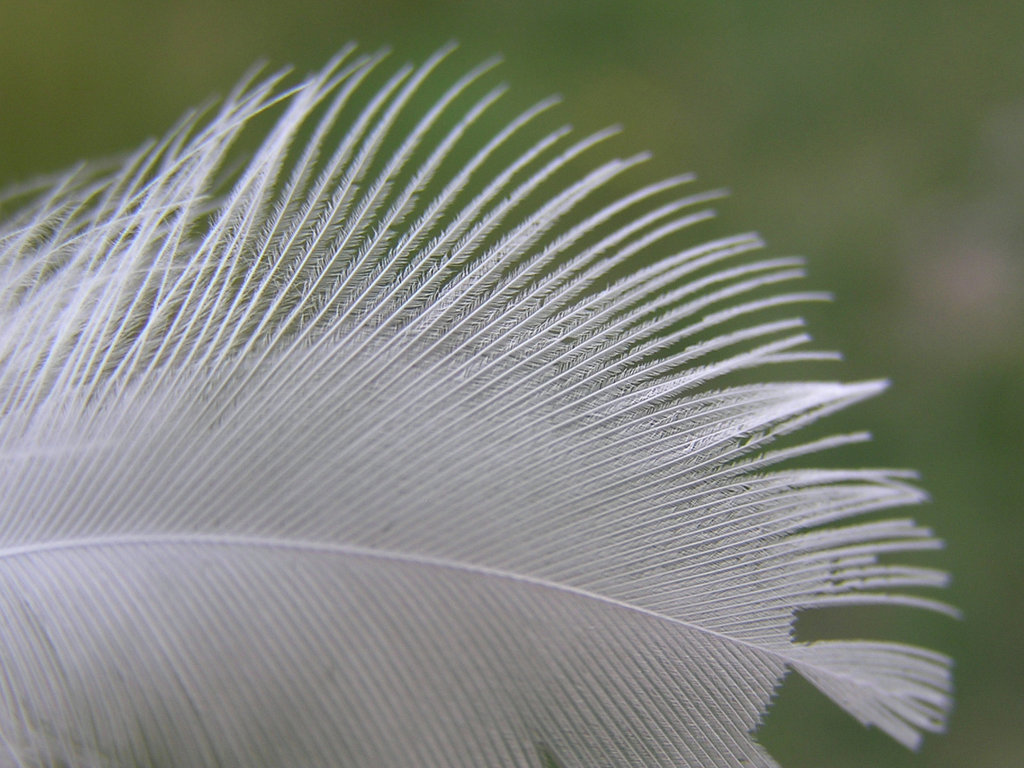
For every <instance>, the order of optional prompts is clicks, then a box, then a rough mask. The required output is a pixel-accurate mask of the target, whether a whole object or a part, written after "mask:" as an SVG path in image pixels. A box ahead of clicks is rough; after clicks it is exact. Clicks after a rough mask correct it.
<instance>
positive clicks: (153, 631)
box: [0, 48, 951, 768]
mask: <svg viewBox="0 0 1024 768" xmlns="http://www.w3.org/2000/svg"><path fill="white" fill-rule="evenodd" d="M448 52H449V49H444V50H442V51H440V52H439V53H437V54H436V55H434V56H433V57H431V58H430V59H429V60H427V61H426V62H425V63H424V64H423V65H421V66H418V67H411V66H403V67H399V68H397V69H396V70H394V71H393V72H390V73H388V72H386V71H384V70H385V68H384V67H383V65H382V64H381V61H382V59H383V58H384V57H383V55H380V54H373V55H360V54H359V53H358V52H357V51H355V50H354V49H352V48H348V49H346V50H345V51H343V52H342V53H341V54H340V55H339V56H338V57H337V58H336V59H335V60H333V61H331V62H330V63H329V64H328V65H327V66H326V67H325V68H324V69H323V70H322V71H320V72H318V73H315V74H313V75H312V76H310V77H309V78H308V79H306V80H305V81H303V82H302V83H301V84H299V85H297V86H291V87H289V86H286V85H284V84H283V83H284V75H283V74H282V75H277V76H272V77H269V78H267V79H263V80H260V79H259V78H258V76H257V75H253V76H250V77H248V78H247V79H246V80H244V81H243V82H242V83H241V84H240V85H239V86H238V87H237V89H236V90H235V91H234V92H232V93H231V94H230V95H229V96H228V97H227V98H226V99H225V100H224V101H223V103H222V104H221V105H220V106H219V107H218V108H217V109H216V111H215V113H214V114H212V115H210V116H209V117H204V115H203V113H202V112H197V113H194V114H190V115H188V116H186V117H185V118H184V119H183V120H182V121H181V123H180V124H179V125H178V126H177V127H176V128H175V129H174V130H173V131H171V132H170V133H169V134H168V135H167V136H166V137H165V138H164V139H162V140H159V141H152V142H149V143H147V144H146V145H145V146H143V147H141V148H140V149H139V150H138V151H137V152H135V153H134V154H132V155H130V156H128V157H126V158H124V159H122V160H119V161H117V162H115V163H112V164H107V165H106V166H92V165H85V166H82V167H80V168H78V169H75V170H74V171H71V172H69V173H67V174H64V175H61V176H59V177H57V178H54V179H48V180H45V181H43V182H40V183H38V184H36V185H33V186H26V187H23V188H21V189H17V190H11V191H9V193H8V195H7V197H6V198H5V199H4V200H3V210H4V211H5V212H6V220H5V223H4V224H3V225H2V228H0V312H2V318H3V322H2V328H0V473H2V474H0V477H2V482H0V611H2V614H3V626H4V637H3V645H2V650H0V654H2V655H0V672H2V674H0V739H2V745H0V755H2V756H0V764H2V765H5V766H6V765H11V766H15V765H17V766H56V765H69V766H71V765H74V766H161V765H176V766H206V765H223V766H236V765H237V766H243V765H244V766H260V765H268V766H270V765H273V766H336V765H374V766H412V765H422V766H456V765H463V766H482V765H522V766H542V765H546V766H551V765H558V766H563V767H564V768H570V767H571V766H612V765H616V766H621V765H645V766H693V767H697V766H701V767H702V768H709V767H710V766H741V765H742V766H746V765H757V766H771V765H775V763H774V761H773V760H772V759H771V757H770V756H769V755H768V754H767V752H765V751H764V749H763V748H761V747H760V746H759V745H758V744H757V743H756V742H755V741H754V739H753V737H752V734H753V733H754V731H755V729H756V728H757V726H758V724H759V722H760V720H761V718H762V716H763V714H764V712H765V710H766V708H767V707H768V705H769V703H770V701H771V698H772V696H773V693H774V691H775V689H776V687H777V686H778V685H779V683H780V682H781V680H782V678H783V677H784V676H785V674H786V673H787V671H788V670H796V671H797V672H798V673H799V674H801V675H802V676H804V677H805V678H806V679H807V680H809V681H810V682H811V683H813V684H814V685H815V686H817V687H818V688H819V689H820V690H821V691H823V692H824V693H825V694H826V695H827V696H828V697H830V698H831V699H833V700H834V701H836V702H837V703H839V704H840V705H841V706H842V707H844V708H845V709H847V710H848V711H849V712H850V713H851V714H853V715H854V716H855V717H856V718H858V719H859V720H861V721H862V722H864V723H867V724H870V725H874V726H877V727H878V728H880V729H882V730H884V731H886V732H887V733H889V734H890V735H891V736H893V737H894V738H896V739H897V740H899V741H900V742H902V743H904V744H906V745H908V746H910V747H916V746H917V745H918V744H919V742H920V739H921V734H922V732H924V731H940V730H941V729H942V728H943V724H944V719H945V715H946V712H947V710H948V709H949V706H950V698H949V689H950V673H949V668H950V664H949V661H948V659H946V658H945V657H943V656H941V655H939V654H937V653H933V652H930V651H926V650H922V649H919V648H915V647H911V646H906V645H901V644H897V643H890V642H881V641H853V640H849V641H848V640H843V641H838V640H836V641H821V642H804V641H797V640H796V639H795V636H794V621H795V615H796V613H797V612H798V611H800V610H805V609H813V608H818V607H823V606H837V605H840V606H841V605H862V604H886V605H888V604H907V605H911V606H917V607H924V608H927V609H933V610H940V611H946V612H950V611H951V609H948V608H947V607H946V606H944V605H942V604H941V603H938V602H935V601H932V600H930V599H926V598H924V597H922V596H920V595H919V594H916V591H915V590H916V588H918V587H934V586H941V585H942V584H944V583H945V581H946V577H945V575H944V574H942V573H940V572H937V571H934V570H931V569H928V568H924V567H919V566H903V565H897V564H892V563H890V562H888V561H887V556H888V554H889V553H891V552H910V551H914V550H919V549H934V548H936V547H938V546H939V543H938V542H937V540H936V539H935V538H934V537H933V536H932V534H931V533H930V532H929V531H928V530H926V529H924V528H921V527H918V526H917V525H915V524H914V523H913V522H911V521H909V520H907V519H892V520H890V519H878V518H876V517H871V518H870V519H867V520H861V519H859V518H861V516H863V515H865V514H868V513H871V512H875V511H877V510H881V509H888V508H893V507H899V506H903V505H909V504H914V503H917V502H920V501H921V500H922V499H923V493H922V492H921V491H920V490H918V489H917V487H916V486H915V485H914V483H913V477H912V475H910V474H908V473H905V472H897V471H888V470H877V469H808V468H801V467H802V466H803V463H804V462H800V466H799V467H798V466H796V465H795V464H794V463H792V462H790V460H791V459H795V458H798V457H802V456H806V455H808V454H811V453H814V452H818V451H821V450H825V449H830V448H835V447H839V446H842V445H846V444H849V443H852V442H858V441H860V440H863V439H864V438H865V436H864V435H863V434H859V433H858V434H851V435H836V436H831V437H820V436H819V437H817V438H815V439H812V440H809V441H805V442H802V443H800V442H792V439H791V438H786V437H785V436H786V435H788V434H789V433H791V432H793V431H795V430H797V429H799V428H801V427H803V426H805V425H807V424H808V423H810V422H813V421H815V420H816V419H818V418H819V417H822V416H825V415H827V414H829V413H831V412H833V411H836V410H838V409H841V408H845V407H847V406H849V405H851V404H853V403H856V402H858V401H861V400H863V399H864V398H867V397H870V396H873V395H875V394H876V393H878V392H879V391H880V390H881V389H883V387H884V382H877V381H871V382H861V383H852V384H849V383H838V382H827V381H784V380H783V381H761V382H760V383H756V379H757V378H762V379H767V378H768V377H767V376H766V375H764V367H765V366H767V365H769V364H778V363H788V362H792V361H803V360H818V359H832V358H834V357H835V356H834V355H832V354H828V353H822V352H816V351H813V350H809V349H808V348H807V346H808V341H809V340H808V337H807V335H806V332H805V331H804V330H803V328H802V323H801V321H800V320H798V319H789V318H788V317H786V315H787V314H788V312H789V311H790V310H791V309H792V307H793V306H794V305H797V304H800V303H802V302H806V301H817V300H820V299H822V298H824V297H823V296H822V295H820V294H817V293H813V292H808V291H800V290H791V289H789V288H784V287H783V286H784V285H785V284H787V283H789V282H791V281H792V280H794V279H796V278H798V277H800V275H801V274H802V268H801V265H800V262H799V260H796V259H789V258H769V257H763V256H757V255H756V252H757V250H758V249H759V248H760V247H761V246H760V241H759V240H758V238H757V237H756V236H754V235H738V236H733V237H726V238H722V239H718V240H714V241H712V242H706V243H703V244H698V245H689V246H685V247H676V246H675V245H674V244H675V243H677V242H679V238H681V237H686V236H688V235H686V233H685V232H682V231H683V230H686V229H687V228H689V227H691V226H694V225H697V224H698V223H699V222H701V221H703V220H705V219H707V218H708V217H709V216H710V215H711V213H710V211H709V210H708V209H707V208H706V204H707V203H708V201H710V200H712V199H713V198H715V197H717V196H718V193H714V192H711V193H700V192H690V191H688V188H687V186H686V185H687V184H688V183H690V182H691V178H690V177H688V176H678V177H673V178H669V179H666V180H664V181H660V182H657V183H652V184H648V185H646V186H643V185H639V186H637V185H634V187H632V188H633V189H634V191H632V192H630V193H628V194H625V195H624V196H619V197H616V196H614V195H611V194H610V193H609V192H608V190H610V189H615V188H621V187H618V186H617V185H621V184H623V183H626V182H624V181H623V180H622V177H624V176H626V175H628V172H630V171H631V170H632V169H633V168H634V167H635V166H637V165H638V164H640V163H642V162H643V161H644V160H646V157H647V156H646V155H642V154H641V155H636V156H631V157H626V158H621V159H613V160H609V161H606V162H603V163H595V162H593V161H588V160H587V157H586V156H587V154H588V153H591V154H592V153H593V149H594V147H595V145H598V144H600V143H601V142H603V141H604V140H605V139H607V138H608V137H609V136H610V135H611V134H612V133H614V131H607V132H602V133H598V134H596V135H593V136H589V137H586V138H583V139H578V140H573V139H572V138H571V136H570V133H569V130H568V128H556V129H553V130H550V131H546V130H541V129H538V128H536V127H535V126H536V125H537V124H538V123H540V122H543V120H544V119H547V112H548V109H549V108H550V107H551V106H552V104H553V103H554V100H547V101H543V102H540V103H539V104H537V105H536V106H535V107H533V108H531V109H528V110H526V111H525V112H524V113H522V114H521V115H519V116H518V117H515V118H514V119H513V120H512V121H511V122H509V123H508V124H507V125H504V126H500V125H499V127H498V128H497V130H495V129H493V128H487V127H486V126H487V125H488V124H489V123H488V121H489V120H491V119H492V118H491V115H492V112H493V107H494V105H495V103H496V102H497V101H498V100H499V98H500V97H501V95H502V93H503V90H504V88H503V87H502V86H498V87H493V88H491V87H488V86H487V85H486V83H487V79H488V77H489V74H488V73H489V71H490V70H491V69H492V67H493V65H494V62H486V63H484V64H483V65H481V66H480V67H477V68H476V69H474V70H472V71H470V72H469V73H468V74H466V75H465V76H463V77H462V78H460V79H458V80H456V81H455V82H454V84H453V85H451V86H449V87H447V89H443V86H442V85H440V84H439V83H440V81H441V80H443V78H442V77H441V75H439V74H437V73H436V71H435V70H437V69H438V68H439V67H441V65H442V62H443V61H444V60H445V58H446V56H447V54H448ZM438 94H439V95H438ZM275 110H276V111H277V112H278V115H277V117H276V118H275V119H274V120H273V121H271V120H270V118H269V117H268V115H269V116H272V115H273V114H274V111H275ZM258 125H266V126H268V127H267V128H266V134H265V136H264V138H263V139H262V141H261V143H259V144H254V143H253V142H251V141H248V144H246V141H247V138H242V137H248V135H249V134H250V133H252V132H254V131H257V130H259V129H258V128H257V127H255V126H258ZM531 131H533V132H534V133H533V134H532V135H531ZM240 139H241V143H242V144H243V145H245V146H249V147H253V148H252V149H250V150H249V151H248V153H247V154H243V150H241V149H237V148H236V145H238V144H239V141H240ZM243 156H244V157H246V158H247V160H246V162H244V163H241V164H238V163H237V159H238V158H239V157H243ZM588 162H589V167H588ZM581 168H582V169H583V170H580V169H581ZM780 313H781V315H780ZM780 318H781V319H780ZM754 369H756V372H755V374H756V376H755V377H753V378H752V377H751V375H750V374H749V372H750V371H752V370H754ZM752 382H753V383H752ZM780 439H781V440H782V442H781V443H779V444H778V445H773V443H775V442H776V441H777V440H780Z"/></svg>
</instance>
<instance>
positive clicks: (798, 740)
mask: <svg viewBox="0 0 1024 768" xmlns="http://www.w3.org/2000/svg"><path fill="white" fill-rule="evenodd" d="M450 39H456V40H458V41H460V42H461V44H462V45H461V48H460V51H459V52H458V53H457V54H456V58H457V59H458V60H459V61H461V62H462V63H463V64H464V65H465V66H467V67H468V65H469V64H472V63H476V62H477V61H479V60H480V59H482V58H484V57H485V56H489V55H490V54H492V53H494V52H500V53H502V54H503V55H504V56H505V59H506V63H505V64H504V65H503V66H502V69H501V73H502V74H501V76H502V77H503V78H504V79H506V80H507V81H508V82H509V83H511V84H512V86H513V93H514V94H518V98H519V101H517V102H516V103H518V104H526V103H529V102H531V101H533V100H535V99H537V98H540V97H542V96H545V95H547V94H549V93H554V92H557V93H561V94H563V95H564V96H565V100H566V103H565V104H564V105H563V106H561V107H559V110H560V112H561V116H562V117H563V118H564V119H567V120H570V121H571V122H573V123H574V124H576V125H578V126H579V127H580V129H581V130H588V129H589V130H593V129H597V128H601V127H604V126H606V125H609V124H621V125H622V126H623V128H624V136H623V137H621V138H618V139H616V142H617V148H618V150H619V151H620V152H631V151H633V150H636V149H651V150H653V151H654V153H655V163H654V165H655V167H656V171H657V174H656V175H659V176H660V175H666V174H670V173H675V172H678V171H682V170H693V171H696V172H697V173H698V174H699V176H700V177H701V179H702V183H703V184H705V185H706V186H708V187H718V186H723V185H725V186H729V187H730V188H731V190H732V196H731V197H730V198H729V199H728V200H727V201H726V202H725V203H724V204H723V205H721V206H720V219H719V221H718V222H717V224H716V225H715V229H716V234H722V235H724V234H729V233H731V232H733V231H747V230H748V229H752V228H753V229H757V230H759V231H760V232H761V233H762V234H763V235H765V237H766V238H767V240H768V242H769V245H770V250H771V252H773V253H777V254H792V253H799V254H802V255H806V256H807V258H808V260H809V265H810V273H811V279H810V282H811V284H812V287H814V288H828V289H830V290H832V291H833V292H834V294H835V296H836V299H837V301H836V302H835V303H834V304H831V305H828V306H825V307H824V308H815V309H814V310H813V311H811V312H809V314H810V315H811V317H810V319H811V321H812V330H813V331H814V332H815V336H816V338H817V339H819V341H821V342H822V346H826V347H831V348H838V349H842V350H843V351H844V352H845V354H846V358H847V359H846V362H845V363H843V365H842V373H841V374H840V373H838V372H836V373H833V375H842V376H843V377H845V378H847V379H855V378H875V377H879V376H887V377H889V378H891V380H892V382H893V386H892V388H891V390H890V391H889V392H888V393H887V394H886V395H884V396H883V397H881V398H878V399H876V400H875V401H873V402H871V403H869V404H865V405H863V406H860V407H858V408H857V409H855V412H853V413H851V414H843V415H841V416H840V417H838V419H836V420H835V421H834V426H835V427H836V428H837V429H845V428H861V427H865V426H867V427H869V428H870V429H871V430H872V431H873V432H874V433H875V435H876V441H875V442H874V443H873V444H872V445H871V446H870V449H869V450H865V451H862V453H861V454H856V453H854V454H852V455H850V456H851V461H853V460H856V461H868V462H871V463H874V464H878V465H890V466H912V467H915V468H917V469H919V470H920V472H921V474H922V478H923V481H922V482H923V483H924V485H925V486H926V487H927V488H928V490H929V491H930V492H931V494H932V496H933V501H932V502H931V503H930V504H929V505H928V506H926V507H923V508H921V509H919V510H916V511H915V515H916V516H917V517H918V518H919V519H921V520H923V521H927V522H928V523H929V524H930V525H933V527H934V528H935V529H936V530H937V531H938V532H939V533H940V534H941V535H942V536H943V537H944V538H945V539H946V541H947V542H948V547H947V549H946V550H945V551H944V552H943V553H941V555H940V556H939V557H938V558H935V557H933V558H931V560H932V562H934V561H935V560H936V559H938V560H940V561H941V563H942V566H943V567H946V568H948V569H949V570H950V571H952V572H953V573H954V574H955V580H954V584H953V587H952V589H951V590H950V592H949V594H948V599H949V600H950V602H953V603H955V604H956V605H958V606H960V607H961V608H962V609H963V610H964V614H965V619H964V620H963V621H962V622H953V621H950V620H948V619H945V618H940V617H931V616H922V615H917V614H911V615H909V616H908V615H907V613H906V612H898V615H897V613H895V612H894V613H893V614H892V615H886V616H884V617H881V618H880V617H878V616H877V615H875V614H872V615H871V616H869V617H856V616H854V617H848V618H845V619H842V618H840V619H836V621H840V622H842V621H847V622H849V627H838V628H836V627H833V629H837V630H842V631H853V632H856V631H857V629H856V627H863V626H865V624H864V622H866V626H869V627H871V628H876V625H877V628H880V627H888V628H889V629H890V630H891V633H890V634H895V635H896V636H898V637H901V638H904V639H908V640H913V641H916V642H919V643H921V644H924V645H928V646H931V647H935V648H939V649H941V650H943V651H945V652H948V653H950V654H952V655H953V656H955V658H956V661H957V707H956V711H955V713H954V715H953V718H952V722H951V726H950V729H949V732H948V733H947V734H946V735H945V736H942V737H932V738H929V739H928V740H927V741H926V743H925V745H924V747H923V749H922V750H921V751H920V752H919V753H916V754H914V753H910V752H906V751H904V750H903V749H902V748H900V747H898V746H896V745H895V744H893V743H891V742H890V741H889V740H888V739H886V738H885V737H883V736H882V735H880V734H879V733H877V732H873V731H868V730H865V729H863V728H861V727H860V726H859V725H858V724H857V723H855V722H854V721H852V720H851V719H849V718H848V717H847V716H845V715H844V714H842V713H841V712H840V711H839V710H838V708H836V707H833V706H831V705H827V703H826V702H825V700H824V699H823V698H822V697H821V696H820V695H818V694H817V693H816V692H814V691H813V690H812V689H811V688H810V687H809V686H807V685H805V684H802V683H801V682H800V681H798V680H795V679H791V680H790V681H788V682H787V684H786V686H785V687H784V688H783V690H782V692H781V694H780V696H779V698H778V700H777V701H776V703H775V705H774V707H773V709H772V711H771V713H770V715H769V717H768V719H767V722H766V725H765V726H764V727H763V728H762V730H761V732H760V738H761V740H762V741H763V743H765V744H766V745H767V746H768V748H769V749H770V751H771V752H772V753H773V754H774V755H775V757H776V758H777V759H778V760H779V761H780V762H781V763H782V764H783V765H784V766H787V768H811V766H836V767H839V768H842V767H845V766H851V767H852V766H894V767H895V766H901V767H910V766H932V767H935V768H938V767H940V766H942V767H944V766H949V767H950V768H952V767H953V766H957V767H958V768H959V767H960V766H971V768H1009V767H1011V766H1018V765H1024V559H1022V558H1024V553H1022V546H1021V545H1022V542H1024V536H1022V532H1021V530H1022V513H1024V509H1022V500H1024V480H1022V478H1024V467H1022V455H1024V450H1022V449H1024V205H1022V204H1024V3H1021V2H1020V0H1015V1H1009V0H1008V1H1007V2H1000V1H999V0H981V1H980V2H968V1H967V0H962V1H960V2H939V1H934V2H909V1H908V2H892V1H891V0H856V1H852V2H851V1H847V0H833V1H832V2H827V3H822V2H817V1H815V0H786V1H785V2H765V3H754V2H746V3H744V2H732V1H727V0H719V1H710V0H695V1H693V2H686V1H685V0H675V1H674V2H668V1H665V0H661V1H658V0H651V1H650V2H639V1H638V2H610V1H606V0H576V1H574V2H568V1H566V0H462V1H457V0H450V1H448V2H412V1H411V0H373V1H372V2H370V1H369V0H366V1H364V2H351V1H350V0H326V1H324V2H319V1H315V0H287V1H285V0H279V1H274V2H270V1H269V0H262V1H249V2H242V1H241V0H238V1H230V0H188V1H184V2H146V1H144V0H131V1H128V0H124V1H122V0H91V2H88V3H86V2H75V1H73V0H0V187H3V186H6V185H7V184H9V183H13V182H15V181H17V180H19V179H25V178H27V177H30V176H32V175H36V174H40V173H44V172H49V171H54V170H58V169H60V168H62V167H64V166H67V165H69V164H72V163H74V162H76V161H77V160H80V159H83V158H91V157H101V156H107V155H111V154H114V153H117V152H120V151H123V150H125V149H128V148H130V147H132V146H134V145H136V144H138V143H139V142H140V141H141V140H143V139H144V138H146V137H149V136H154V135H159V134H162V133H163V132H164V131H165V130H167V129H168V128H169V127H170V125H171V124H172V122H173V121H174V120H175V119H176V118H177V117H178V116H179V115H180V114H181V113H182V112H183V111H184V110H185V109H186V108H188V107H190V106H194V105H196V104H198V103H200V102H202V101H204V100H207V99H208V98H209V97H210V96H212V95H216V94H223V93H225V92H226V91H227V90H228V89H229V88H230V87H231V85H232V84H233V83H234V82H235V80H236V79H237V78H238V77H239V76H240V75H241V74H242V73H243V71H245V70H246V69H247V68H249V66H250V65H252V64H253V62H254V61H256V60H257V59H263V60H265V61H267V62H268V63H269V64H270V65H271V66H279V65H285V64H294V65H295V66H296V68H297V69H298V70H299V71H300V72H303V71H306V70H310V69H313V68H315V67H319V66H320V65H322V64H323V63H324V61H325V60H326V59H327V57H328V56H329V55H330V54H332V53H333V52H335V51H336V50H337V49H338V48H339V47H340V46H341V45H342V44H343V43H345V42H347V41H350V40H357V41H359V42H360V43H362V44H363V45H364V46H365V47H369V48H377V47H379V46H380V45H382V44H390V45H392V46H393V47H394V49H395V54H394V56H395V57H396V58H400V59H406V58H411V59H414V60H422V58H423V57H424V55H426V54H427V53H429V52H431V51H433V50H434V49H436V48H437V47H439V46H440V45H441V44H443V43H444V42H446V41H448V40H450ZM858 450H860V449H858ZM851 628H852V629H851Z"/></svg>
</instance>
